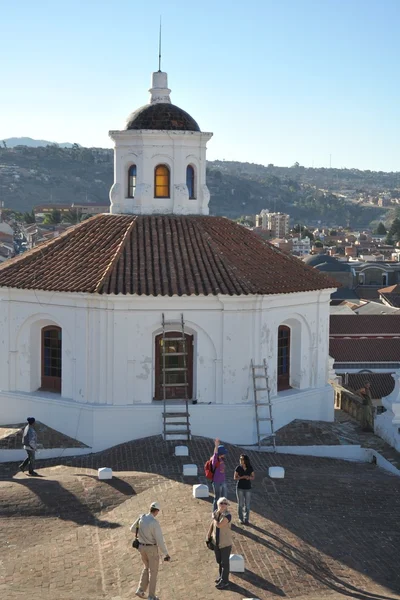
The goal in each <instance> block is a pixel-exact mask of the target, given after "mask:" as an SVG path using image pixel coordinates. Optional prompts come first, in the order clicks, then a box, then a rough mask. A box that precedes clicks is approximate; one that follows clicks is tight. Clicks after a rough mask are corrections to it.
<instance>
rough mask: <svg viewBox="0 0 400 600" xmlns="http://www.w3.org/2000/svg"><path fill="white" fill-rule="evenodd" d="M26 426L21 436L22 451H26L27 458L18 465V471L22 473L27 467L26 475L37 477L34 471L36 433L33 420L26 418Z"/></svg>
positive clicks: (32, 418)
mask: <svg viewBox="0 0 400 600" xmlns="http://www.w3.org/2000/svg"><path fill="white" fill-rule="evenodd" d="M27 422H28V425H27V426H26V427H25V429H24V433H23V434H22V443H23V445H24V450H26V453H27V455H28V456H27V457H26V459H25V460H24V462H23V463H21V464H20V465H19V469H20V471H22V472H24V471H25V469H26V467H28V473H29V475H31V476H32V477H39V475H38V473H36V471H35V470H34V467H35V452H36V448H37V433H36V430H35V418H34V417H28V418H27Z"/></svg>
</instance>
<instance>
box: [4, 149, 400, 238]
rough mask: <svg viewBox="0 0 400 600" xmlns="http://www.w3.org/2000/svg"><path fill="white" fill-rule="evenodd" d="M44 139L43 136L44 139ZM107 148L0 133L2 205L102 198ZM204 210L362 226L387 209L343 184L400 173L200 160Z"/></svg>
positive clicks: (395, 177) (109, 177) (385, 179)
mask: <svg viewBox="0 0 400 600" xmlns="http://www.w3.org/2000/svg"><path fill="white" fill-rule="evenodd" d="M43 144H47V142H43ZM112 182H113V151H112V150H111V149H105V148H82V147H79V146H78V145H72V147H70V148H62V147H61V146H60V145H54V144H53V145H47V146H38V147H32V146H31V147H29V146H26V145H24V146H15V147H7V148H4V146H3V145H2V144H1V140H0V201H4V205H5V208H13V209H15V210H20V211H30V210H31V209H32V207H33V206H34V205H35V204H44V203H49V202H51V203H62V204H64V203H65V204H66V203H73V202H75V203H81V202H92V203H96V204H108V203H109V191H110V187H111V185H112ZM207 185H208V187H209V189H210V193H211V201H210V213H211V214H212V215H224V216H226V217H229V218H238V217H240V216H241V215H255V214H257V213H259V212H260V210H261V209H263V208H267V209H269V210H271V211H274V212H275V211H281V212H285V213H288V214H289V215H290V217H291V219H292V222H294V223H297V222H300V223H303V224H307V225H311V226H315V225H317V224H321V225H329V226H331V227H336V226H340V225H351V226H353V227H368V225H369V224H370V223H371V222H372V221H374V220H383V219H384V218H385V213H386V211H387V209H385V208H380V207H376V206H370V207H368V206H360V205H359V204H356V203H355V202H354V201H350V200H349V199H348V192H346V190H349V189H351V190H358V191H359V192H363V191H366V192H368V193H369V192H372V191H373V190H387V191H393V194H394V197H400V173H384V172H378V173H376V172H372V171H358V170H356V169H306V168H304V167H302V166H300V165H293V167H276V166H274V165H272V164H271V165H268V166H267V167H265V166H263V165H256V164H251V163H241V162H233V161H232V162H229V161H213V162H208V163H207Z"/></svg>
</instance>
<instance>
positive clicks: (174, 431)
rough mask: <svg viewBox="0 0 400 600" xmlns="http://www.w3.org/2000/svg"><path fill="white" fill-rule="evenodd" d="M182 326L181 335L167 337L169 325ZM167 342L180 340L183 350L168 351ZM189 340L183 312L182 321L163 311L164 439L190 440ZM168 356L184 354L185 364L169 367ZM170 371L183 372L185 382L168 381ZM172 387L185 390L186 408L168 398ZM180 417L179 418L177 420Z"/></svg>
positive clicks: (183, 361) (183, 360) (183, 400)
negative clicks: (168, 316)
mask: <svg viewBox="0 0 400 600" xmlns="http://www.w3.org/2000/svg"><path fill="white" fill-rule="evenodd" d="M178 324H179V326H180V329H181V335H180V336H179V337H173V338H172V337H167V335H166V334H167V331H166V329H165V328H166V327H167V326H171V325H173V326H176V325H178ZM167 342H178V343H179V345H181V348H179V345H178V348H177V350H180V349H181V350H182V351H181V352H180V351H178V352H167ZM187 350H188V349H187V341H186V335H185V321H184V319H183V313H182V314H181V319H180V322H177V321H166V320H165V318H164V313H162V349H161V358H162V367H161V369H162V384H161V385H162V389H163V405H164V410H163V437H164V440H168V439H186V440H188V441H189V440H190V422H189V417H190V415H189V398H188V395H189V381H188V365H187V358H188V351H187ZM167 356H169V357H170V356H182V363H183V366H181V367H167V366H166V358H167ZM168 373H181V374H182V375H183V382H180V383H167V375H168ZM172 387H181V388H183V390H184V397H183V398H182V402H184V410H177V408H180V407H179V405H178V406H177V405H176V404H172V401H169V400H168V399H167V389H168V388H172ZM177 419H178V420H177Z"/></svg>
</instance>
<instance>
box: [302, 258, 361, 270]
mask: <svg viewBox="0 0 400 600" xmlns="http://www.w3.org/2000/svg"><path fill="white" fill-rule="evenodd" d="M308 266H310V264H309V265H308ZM315 269H318V271H323V272H325V273H337V272H339V271H344V272H349V271H351V268H350V265H348V264H347V263H342V262H339V261H338V260H337V261H335V263H332V262H323V263H319V265H315Z"/></svg>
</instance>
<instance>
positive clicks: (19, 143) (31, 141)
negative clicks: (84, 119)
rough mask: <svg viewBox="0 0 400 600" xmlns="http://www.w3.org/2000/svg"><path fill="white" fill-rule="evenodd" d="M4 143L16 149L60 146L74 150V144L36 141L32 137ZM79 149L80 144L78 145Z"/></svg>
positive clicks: (9, 139) (17, 138)
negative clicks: (16, 147) (17, 147)
mask: <svg viewBox="0 0 400 600" xmlns="http://www.w3.org/2000/svg"><path fill="white" fill-rule="evenodd" d="M1 141H4V142H5V143H6V145H7V148H15V146H29V147H30V148H39V147H42V146H54V145H56V146H59V147H60V148H72V146H73V144H71V143H70V142H61V143H58V142H49V141H47V140H34V139H32V138H30V137H12V138H6V139H5V140H1ZM77 145H78V146H79V147H81V146H80V144H77Z"/></svg>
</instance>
